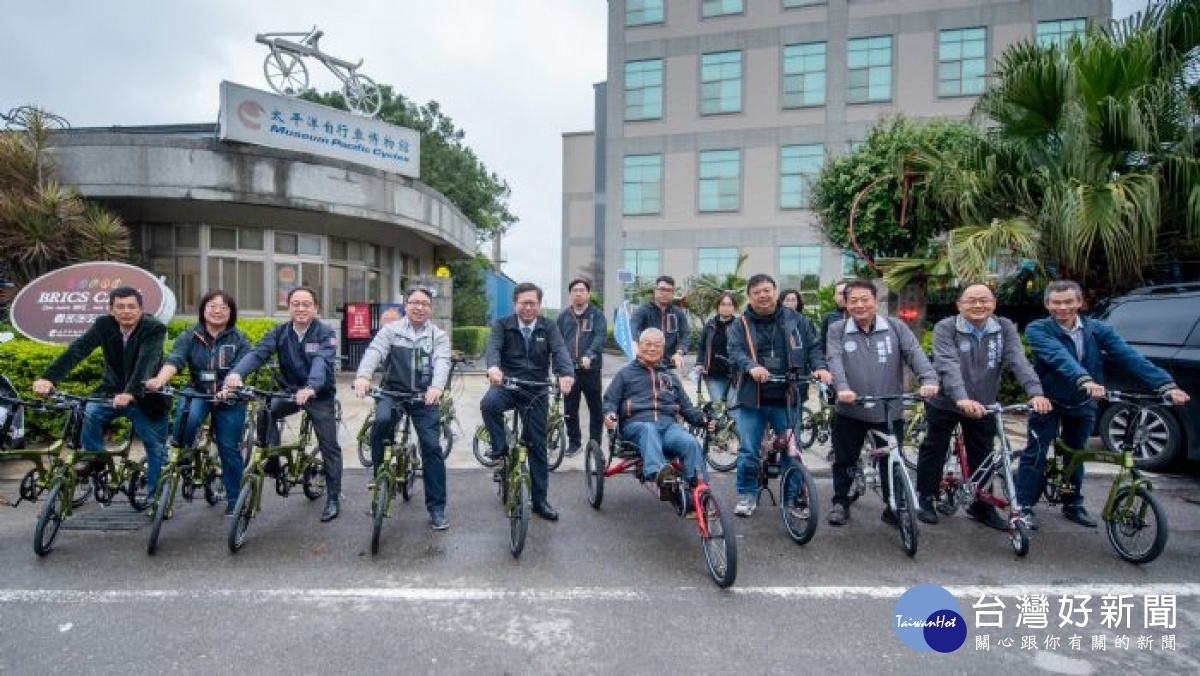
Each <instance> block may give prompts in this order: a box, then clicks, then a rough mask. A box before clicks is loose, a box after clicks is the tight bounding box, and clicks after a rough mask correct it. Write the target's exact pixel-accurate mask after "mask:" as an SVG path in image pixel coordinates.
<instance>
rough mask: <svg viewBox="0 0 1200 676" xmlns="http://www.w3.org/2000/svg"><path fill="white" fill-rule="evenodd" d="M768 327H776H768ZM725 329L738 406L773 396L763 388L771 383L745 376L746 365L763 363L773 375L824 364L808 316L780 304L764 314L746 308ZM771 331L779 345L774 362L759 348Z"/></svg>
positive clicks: (805, 371) (752, 405) (805, 370)
mask: <svg viewBox="0 0 1200 676" xmlns="http://www.w3.org/2000/svg"><path fill="white" fill-rule="evenodd" d="M768 327H776V328H775V329H774V330H773V331H771V330H768ZM728 333H729V359H730V361H731V362H733V368H734V371H735V375H734V378H733V383H732V384H733V386H734V387H736V388H737V401H738V404H740V405H742V406H745V407H748V408H758V407H760V406H762V405H763V400H764V399H774V398H777V397H775V396H771V395H772V394H773V393H772V392H768V391H765V390H767V389H768V388H770V387H771V386H772V384H771V383H760V382H757V381H755V380H754V379H753V378H751V377H750V376H749V373H750V369H752V368H754V367H755V366H764V367H766V368H767V370H768V371H770V372H771V375H775V376H781V375H786V374H787V373H788V372H789V371H791V370H799V371H801V372H802V373H803V374H805V375H807V374H809V373H812V372H813V371H816V370H817V369H823V368H825V355H823V354H821V344H820V343H819V342H817V334H816V331H815V330H813V326H812V323H811V322H809V321H808V317H805V316H804V315H802V314H800V313H799V312H796V311H795V310H791V309H788V308H785V307H783V306H782V305H779V306H776V308H775V311H774V312H773V313H772V314H770V315H764V316H760V315H758V314H757V313H755V312H754V310H753V309H751V308H746V311H745V312H744V313H742V316H740V317H738V318H737V319H736V320H735V321H734V323H733V324H732V325H730V327H729V329H728ZM772 335H773V336H775V338H776V340H777V341H780V348H782V349H783V351H782V352H780V353H779V354H777V355H776V356H777V358H778V360H779V361H778V363H777V364H776V365H774V366H772V365H771V364H770V361H769V360H768V358H767V355H766V354H764V350H763V348H764V347H767V343H768V342H769V340H770V338H769V337H770V336H772ZM776 389H777V390H783V389H784V386H777V388H776Z"/></svg>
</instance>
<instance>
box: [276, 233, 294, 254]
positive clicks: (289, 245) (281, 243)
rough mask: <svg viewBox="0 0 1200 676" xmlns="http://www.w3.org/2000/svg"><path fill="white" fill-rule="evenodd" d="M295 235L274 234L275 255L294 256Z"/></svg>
mask: <svg viewBox="0 0 1200 676" xmlns="http://www.w3.org/2000/svg"><path fill="white" fill-rule="evenodd" d="M297 246H298V245H297V239H296V236H295V235H292V234H289V233H286V232H277V233H275V253H281V254H294V253H296V251H297Z"/></svg>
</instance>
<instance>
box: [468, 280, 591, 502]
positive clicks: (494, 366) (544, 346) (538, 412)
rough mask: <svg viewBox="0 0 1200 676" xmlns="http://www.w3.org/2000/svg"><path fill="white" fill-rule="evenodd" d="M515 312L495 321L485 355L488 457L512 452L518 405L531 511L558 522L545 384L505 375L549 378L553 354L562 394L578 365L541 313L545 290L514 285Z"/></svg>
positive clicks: (572, 381) (484, 410)
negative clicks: (510, 429)
mask: <svg viewBox="0 0 1200 676" xmlns="http://www.w3.org/2000/svg"><path fill="white" fill-rule="evenodd" d="M513 304H514V305H516V307H517V312H516V314H513V315H509V316H507V317H502V318H500V319H497V320H496V323H495V324H493V325H492V333H491V335H490V336H488V343H487V349H486V350H485V351H484V353H483V358H484V362H485V363H486V364H487V374H488V381H489V382H490V383H491V385H492V386H491V387H490V388H489V389H488V391H487V394H485V395H484V396H483V400H482V401H480V402H479V410H480V412H482V413H483V423H484V425H486V426H487V430H488V436H489V437H490V438H491V442H492V450H491V451H490V452H489V453H488V457H489V458H491V459H493V460H498V459H500V458H502V457H504V456H506V455H508V435H507V434H506V433H505V430H504V412H505V411H511V410H513V409H516V411H517V412H518V413H519V414H520V415H521V436H522V438H523V440H524V441H525V443H526V444H528V446H529V478H530V480H531V483H532V484H533V486H532V490H531V491H530V492H531V493H532V494H533V495H532V498H533V513H534V514H537V515H538V516H540V517H542V518H543V519H546V520H547V521H557V520H558V512H557V511H556V510H555V509H554V507H551V506H550V502H549V501H548V500H547V499H546V493H547V489H548V488H549V485H550V465H549V463H548V462H547V459H546V418H547V417H548V416H549V412H550V399H549V398H548V397H547V396H546V387H545V386H541V387H533V386H524V385H519V386H517V387H516V388H514V389H507V388H505V387H503V386H502V384H503V382H504V379H505V378H506V377H508V378H516V379H518V380H525V381H531V382H545V381H546V379H547V377H548V376H549V374H550V362H551V358H553V360H554V373H555V374H557V375H558V386H559V389H561V390H562V391H563V393H568V392H570V391H571V386H572V385H574V384H575V366H574V363H573V361H572V359H571V353H570V352H568V351H567V345H566V343H564V342H563V339H562V334H561V333H559V331H558V327H557V326H555V324H554V322H552V321H549V320H547V319H546V318H545V317H543V316H541V310H542V290H541V289H540V288H539V287H538V286H537V285H536V284H531V283H529V282H522V283H521V284H518V285H517V288H515V289H513Z"/></svg>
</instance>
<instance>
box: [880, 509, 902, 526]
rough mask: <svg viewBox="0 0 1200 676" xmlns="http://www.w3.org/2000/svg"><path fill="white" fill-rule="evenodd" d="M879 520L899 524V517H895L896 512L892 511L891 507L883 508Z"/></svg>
mask: <svg viewBox="0 0 1200 676" xmlns="http://www.w3.org/2000/svg"><path fill="white" fill-rule="evenodd" d="M879 520H880V521H882V522H884V523H886V524H887V525H889V526H898V525H900V519H898V518H896V513H895V512H893V511H892V508H891V507H884V508H883V513H882V514H880V515H879Z"/></svg>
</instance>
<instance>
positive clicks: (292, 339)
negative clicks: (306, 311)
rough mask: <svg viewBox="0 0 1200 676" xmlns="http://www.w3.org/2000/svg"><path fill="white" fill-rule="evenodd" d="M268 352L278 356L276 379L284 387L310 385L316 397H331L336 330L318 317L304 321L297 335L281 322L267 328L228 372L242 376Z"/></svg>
mask: <svg viewBox="0 0 1200 676" xmlns="http://www.w3.org/2000/svg"><path fill="white" fill-rule="evenodd" d="M272 355H276V356H278V357H279V379H280V380H281V381H283V386H284V388H286V389H288V390H300V389H303V388H305V387H311V388H312V389H313V391H315V392H316V393H317V398H318V399H325V398H328V397H332V396H333V395H334V394H335V393H336V390H337V387H336V385H337V383H336V382H335V381H334V379H333V374H334V372H335V370H336V366H337V358H338V357H337V334H336V333H334V331H333V328H331V327H329V326H328V325H326V324H325V323H324V322H322V321H321V320H319V319H314V320H313V322H312V323H311V324H309V325H308V330H307V331H305V332H304V337H303V338H301V337H299V336H297V335H296V332H295V331H293V330H292V323H291V322H284V323H282V324H280V325H279V326H276V327H275V328H273V329H271V330H270V331H268V332H267V335H265V336H263V337H262V340H260V341H258V345H255V346H254V347H253V348H252V349H251V350H250V351H249V352H247V353H246V356H245V357H242V359H241V361H239V362H238V363H237V366H234V367H233V369H232V370H231V371H230V373H236V374H238V375H239V376H241V377H242V379H245V378H246V376H248V375H249V374H251V373H254V372H255V371H256V370H258V368H259V367H261V366H262V365H263V364H265V363H267V360H268V359H270V358H271V356H272Z"/></svg>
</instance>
